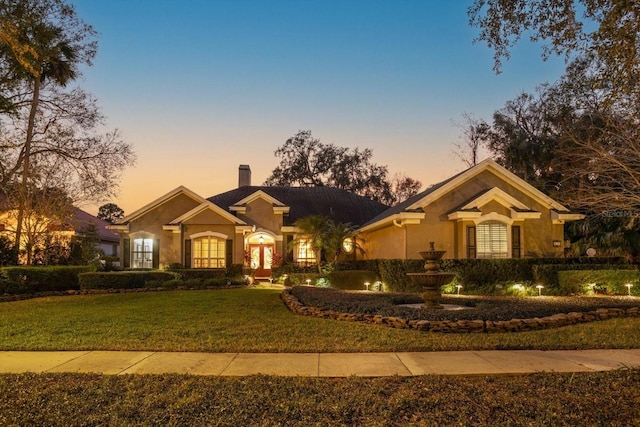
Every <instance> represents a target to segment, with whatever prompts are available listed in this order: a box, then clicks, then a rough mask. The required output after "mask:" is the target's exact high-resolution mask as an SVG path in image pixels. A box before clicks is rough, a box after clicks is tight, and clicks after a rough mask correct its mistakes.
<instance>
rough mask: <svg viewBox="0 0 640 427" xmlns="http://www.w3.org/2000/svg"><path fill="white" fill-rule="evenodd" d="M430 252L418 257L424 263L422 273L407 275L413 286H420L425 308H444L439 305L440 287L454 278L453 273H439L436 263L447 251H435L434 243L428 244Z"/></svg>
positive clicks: (421, 253)
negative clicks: (422, 291)
mask: <svg viewBox="0 0 640 427" xmlns="http://www.w3.org/2000/svg"><path fill="white" fill-rule="evenodd" d="M429 245H430V247H431V248H430V250H428V251H423V252H420V256H421V257H422V259H424V260H425V261H426V262H425V264H424V269H425V270H426V271H425V272H424V273H407V276H409V277H410V278H411V280H412V281H413V283H414V284H416V285H418V286H421V287H422V289H423V290H424V293H423V294H422V298H423V299H424V307H425V308H436V309H442V308H444V307H443V306H442V305H441V304H440V297H441V295H440V287H441V286H443V285H447V284H449V283H451V281H452V280H453V278H454V277H455V276H456V274H455V273H447V272H441V271H439V267H438V261H439V260H440V258H442V256H443V255H444V254H445V253H447V251H436V249H435V242H429Z"/></svg>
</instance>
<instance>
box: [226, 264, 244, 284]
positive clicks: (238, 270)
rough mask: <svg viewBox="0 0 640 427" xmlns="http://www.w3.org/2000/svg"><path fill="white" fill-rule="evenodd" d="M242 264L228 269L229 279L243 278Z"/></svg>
mask: <svg viewBox="0 0 640 427" xmlns="http://www.w3.org/2000/svg"><path fill="white" fill-rule="evenodd" d="M242 267H243V266H242V264H231V265H230V266H229V267H227V277H231V278H233V279H234V280H236V279H239V278H242V276H243V274H242Z"/></svg>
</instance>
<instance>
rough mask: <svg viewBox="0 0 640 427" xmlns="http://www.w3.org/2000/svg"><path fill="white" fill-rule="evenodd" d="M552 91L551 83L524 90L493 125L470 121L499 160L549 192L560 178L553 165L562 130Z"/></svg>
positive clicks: (470, 130) (470, 131) (471, 130)
mask: <svg viewBox="0 0 640 427" xmlns="http://www.w3.org/2000/svg"><path fill="white" fill-rule="evenodd" d="M550 94H551V91H550V90H549V88H548V86H547V85H542V86H540V87H539V88H538V90H537V93H536V94H528V93H521V94H520V95H518V97H516V98H515V99H513V100H510V101H507V102H506V104H505V106H504V108H502V109H501V110H498V111H496V112H495V113H494V114H493V123H492V124H491V125H489V124H487V123H485V122H484V121H478V122H469V123H468V128H467V129H468V130H467V133H468V134H473V135H475V137H477V140H478V141H481V142H482V143H483V144H484V145H485V146H486V149H487V150H488V151H489V153H490V154H491V156H492V157H493V158H494V159H495V160H496V161H497V162H498V163H500V164H501V165H502V166H504V167H506V168H507V169H509V170H510V171H512V172H513V173H515V174H516V175H518V176H520V177H521V178H522V179H524V180H525V181H527V182H529V183H531V184H533V185H534V186H536V187H538V188H539V189H541V190H545V191H547V192H551V191H554V190H555V187H556V184H557V181H558V179H559V177H558V176H557V173H556V172H555V171H554V170H553V169H552V168H551V162H552V160H553V159H554V156H555V155H556V149H557V146H558V143H559V136H558V132H559V131H558V129H557V125H556V122H555V119H556V118H557V116H556V111H555V108H556V106H555V104H554V102H552V100H551V99H550Z"/></svg>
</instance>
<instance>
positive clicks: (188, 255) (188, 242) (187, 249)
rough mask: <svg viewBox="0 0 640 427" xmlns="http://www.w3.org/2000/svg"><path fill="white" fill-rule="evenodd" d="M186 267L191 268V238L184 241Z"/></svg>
mask: <svg viewBox="0 0 640 427" xmlns="http://www.w3.org/2000/svg"><path fill="white" fill-rule="evenodd" d="M184 267H185V268H191V239H186V240H185V241H184Z"/></svg>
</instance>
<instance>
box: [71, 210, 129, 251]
mask: <svg viewBox="0 0 640 427" xmlns="http://www.w3.org/2000/svg"><path fill="white" fill-rule="evenodd" d="M90 224H92V225H95V227H96V231H97V232H98V236H99V242H98V248H99V249H100V251H101V252H102V253H103V254H104V255H105V256H112V257H117V256H120V236H119V235H118V233H115V232H113V231H112V230H109V229H108V228H107V227H109V226H110V225H111V224H109V223H108V222H107V221H105V220H103V219H100V218H98V217H96V216H93V215H91V214H90V213H88V212H85V211H83V210H82V209H78V208H74V211H73V220H72V223H71V228H73V231H74V234H75V235H76V236H81V235H82V233H83V231H84V230H86V229H87V227H88V226H89V225H90Z"/></svg>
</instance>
